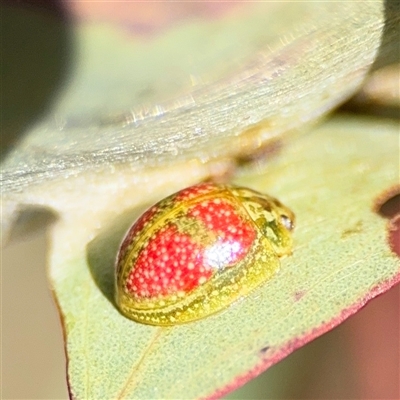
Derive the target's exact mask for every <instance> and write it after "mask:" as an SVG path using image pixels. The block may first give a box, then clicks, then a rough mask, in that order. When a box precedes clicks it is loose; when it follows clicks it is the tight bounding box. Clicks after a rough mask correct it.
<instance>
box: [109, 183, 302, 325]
mask: <svg viewBox="0 0 400 400" xmlns="http://www.w3.org/2000/svg"><path fill="white" fill-rule="evenodd" d="M294 222H295V215H294V213H293V212H292V211H291V210H290V209H289V208H288V207H286V206H284V205H283V204H282V203H281V202H280V201H279V200H277V199H276V198H274V197H272V196H269V195H266V194H262V193H259V192H257V191H254V190H252V189H248V188H244V187H238V186H233V185H222V184H215V183H201V184H197V185H194V186H191V187H188V188H186V189H183V190H181V191H179V192H177V193H175V194H173V195H171V196H169V197H167V198H165V199H163V200H161V201H160V202H158V203H157V204H155V205H154V206H152V207H150V208H149V209H148V210H147V211H146V212H145V213H144V214H143V215H142V216H141V217H140V218H139V219H138V220H137V221H136V222H135V223H134V224H133V225H132V226H131V228H130V229H129V230H128V232H127V234H126V236H125V238H124V240H123V241H122V244H121V246H120V249H119V252H118V256H117V261H116V290H115V292H116V304H117V305H118V307H119V309H120V311H121V312H122V314H124V315H125V316H126V317H128V318H130V319H132V320H134V321H137V322H141V323H145V324H150V325H160V326H170V325H176V324H182V323H186V322H191V321H195V320H198V319H201V318H204V317H207V316H209V315H212V314H214V313H216V312H218V311H221V310H223V309H225V308H227V307H229V306H230V305H231V304H233V303H234V302H235V301H237V300H239V299H240V298H244V297H246V296H247V295H248V294H249V293H250V292H252V291H253V290H254V289H255V288H256V287H258V286H260V285H261V284H262V283H264V282H266V281H268V280H269V279H271V278H272V277H273V275H274V274H275V273H276V271H277V270H278V269H279V265H280V262H279V258H281V257H283V256H286V255H289V254H291V253H292V236H291V231H292V230H293V228H294Z"/></svg>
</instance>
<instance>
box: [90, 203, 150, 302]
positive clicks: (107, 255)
mask: <svg viewBox="0 0 400 400" xmlns="http://www.w3.org/2000/svg"><path fill="white" fill-rule="evenodd" d="M147 208H148V207H143V208H135V209H132V210H128V211H126V212H124V213H123V214H121V215H120V216H118V217H117V218H116V219H115V220H114V221H113V222H112V223H110V224H109V225H107V226H105V227H104V228H103V229H102V230H101V232H100V233H99V234H98V235H97V236H96V237H95V238H94V239H93V240H92V241H91V242H90V243H89V244H88V246H87V251H86V254H87V261H88V265H89V268H90V272H91V274H92V276H93V279H94V281H95V283H96V285H97V286H98V288H99V289H100V290H101V292H102V293H103V294H104V296H105V297H106V298H107V299H108V300H109V301H110V303H112V304H113V305H114V306H116V305H115V300H114V298H115V296H114V293H115V288H114V284H115V260H116V258H117V253H118V249H119V246H120V244H121V242H122V239H123V238H124V236H125V233H126V232H127V231H128V229H129V227H130V226H131V225H132V224H133V223H134V222H135V221H136V220H137V219H138V218H139V216H140V215H141V214H142V213H143V212H144V211H145V210H146V209H147Z"/></svg>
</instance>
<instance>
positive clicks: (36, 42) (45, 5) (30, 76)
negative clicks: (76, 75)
mask: <svg viewBox="0 0 400 400" xmlns="http://www.w3.org/2000/svg"><path fill="white" fill-rule="evenodd" d="M64 4H65V3H63V2H61V1H54V0H53V1H50V0H36V1H34V0H31V1H28V0H20V1H15V0H14V1H3V2H2V3H1V4H0V19H1V24H0V29H1V43H0V44H1V50H0V51H1V54H0V59H1V62H0V74H1V75H0V76H1V82H0V84H1V98H0V104H1V114H0V130H1V153H0V157H1V158H3V157H4V156H5V155H6V154H7V152H8V151H9V150H10V149H11V148H12V147H13V146H14V145H15V144H16V143H17V142H18V139H19V138H20V137H21V135H22V134H24V133H25V131H26V130H27V128H28V127H29V126H30V125H32V124H33V123H35V122H36V121H37V120H38V119H40V118H41V117H42V116H43V115H44V114H45V112H46V111H47V110H48V108H49V107H50V106H51V105H52V102H53V100H54V98H55V96H56V95H57V93H58V92H59V89H60V88H61V87H62V86H63V85H64V83H65V81H66V79H67V76H68V72H69V66H70V65H71V61H72V56H73V48H72V47H73V45H72V32H71V26H70V18H69V17H68V15H67V10H66V8H65V6H64Z"/></svg>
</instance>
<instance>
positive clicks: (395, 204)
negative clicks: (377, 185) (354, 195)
mask: <svg viewBox="0 0 400 400" xmlns="http://www.w3.org/2000/svg"><path fill="white" fill-rule="evenodd" d="M375 211H376V212H377V213H378V214H379V215H380V216H382V217H384V218H388V219H389V223H388V225H387V233H388V236H387V237H388V242H389V247H390V249H391V250H392V251H393V253H395V254H396V255H397V256H399V257H400V186H399V185H396V186H394V187H392V188H390V189H389V190H387V191H386V192H384V193H383V194H382V195H381V196H380V197H378V199H377V200H376V203H375Z"/></svg>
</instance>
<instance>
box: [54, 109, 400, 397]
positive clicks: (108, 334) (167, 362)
mask: <svg viewBox="0 0 400 400" xmlns="http://www.w3.org/2000/svg"><path fill="white" fill-rule="evenodd" d="M397 162H398V136H397V125H396V124H394V123H382V122H378V121H375V120H366V121H364V122H363V121H361V120H355V119H351V118H349V117H346V118H344V117H342V118H336V119H334V120H332V121H329V122H328V123H326V124H325V125H323V126H322V127H320V128H319V129H316V130H315V131H313V132H311V133H309V134H308V135H306V136H302V137H298V138H296V139H295V140H293V141H292V142H291V144H290V145H289V146H288V147H287V148H285V151H284V152H282V154H280V155H278V156H276V157H275V158H274V160H272V161H271V162H270V163H269V164H268V165H267V166H266V168H265V170H263V171H259V172H260V173H259V174H254V175H251V174H249V173H247V175H245V176H242V177H241V178H240V179H238V180H237V183H239V184H244V185H246V186H250V187H253V188H255V189H256V190H260V191H264V192H267V193H270V194H272V195H274V196H277V197H278V198H279V199H281V200H282V201H283V202H284V203H285V204H288V205H289V206H290V207H291V208H292V209H293V210H294V211H295V213H296V216H297V227H296V230H295V233H294V240H295V247H294V254H293V255H292V256H290V257H288V258H286V259H284V260H282V263H281V269H280V271H279V273H278V274H277V275H276V276H275V277H274V278H273V279H272V280H271V281H269V282H268V283H267V284H265V285H264V286H263V287H261V288H259V289H258V290H256V291H254V292H253V293H252V294H251V295H250V296H248V297H247V298H246V299H243V300H242V301H239V302H237V303H236V304H234V305H232V306H231V307H230V308H228V309H227V310H225V311H224V312H221V313H219V314H217V315H214V316H211V317H208V318H205V319H203V320H201V321H198V322H193V323H190V324H187V325H182V326H176V327H172V328H160V327H153V326H146V325H141V324H138V323H135V322H132V321H130V320H128V319H126V318H124V317H123V316H121V315H120V314H119V312H118V311H117V309H116V307H115V305H114V303H113V291H114V289H113V284H114V279H113V262H114V258H115V254H116V251H117V247H118V244H119V242H120V240H121V238H122V236H123V234H124V231H125V229H126V227H127V226H128V225H129V224H130V223H131V222H132V220H133V219H134V218H135V216H137V215H138V210H134V211H132V212H128V213H127V212H125V213H122V214H121V215H119V216H117V217H116V218H115V219H114V221H112V223H111V224H110V225H108V226H103V227H102V229H101V230H99V231H98V233H97V234H96V235H95V237H93V238H92V240H91V242H90V243H89V245H88V246H86V244H85V242H84V241H82V242H81V243H80V244H78V243H79V242H78V239H79V238H80V237H82V233H81V232H84V231H85V229H84V223H82V225H81V224H80V222H79V220H76V219H73V218H72V217H71V218H72V219H71V221H67V220H61V221H59V222H58V224H57V225H55V226H54V230H53V249H52V253H51V257H50V264H51V269H50V274H51V278H52V281H53V285H54V290H55V292H56V295H57V298H58V302H59V304H60V308H61V312H62V314H63V319H64V324H65V332H66V346H67V352H68V359H69V366H68V374H69V381H70V385H71V392H72V394H73V397H74V398H93V399H94V398H96V399H97V398H201V397H219V396H220V395H222V394H223V393H226V392H227V391H229V390H231V389H233V388H235V387H237V386H239V385H241V384H243V383H244V382H245V381H246V380H248V379H250V378H251V377H253V376H255V375H257V374H258V373H260V372H261V371H263V370H264V369H266V368H267V367H269V366H270V365H272V364H274V363H276V362H278V361H279V360H280V359H282V358H283V357H285V356H286V355H288V354H289V353H290V352H292V351H293V350H295V349H296V348H298V347H299V346H301V345H303V344H305V343H307V342H308V341H310V340H312V339H313V338H315V337H317V336H318V335H320V334H322V333H324V332H326V331H328V330H330V329H332V328H333V327H334V326H336V325H337V324H339V323H340V322H342V321H343V320H344V319H345V318H347V317H348V316H350V315H351V314H353V313H354V312H356V311H357V310H358V309H359V308H360V307H362V306H363V305H364V304H365V303H366V301H368V300H369V299H371V298H373V297H374V296H376V295H377V294H379V293H381V292H383V291H385V290H387V289H388V288H389V287H391V286H392V285H393V284H395V283H396V282H397V281H398V280H399V276H400V275H399V273H400V265H399V260H398V258H397V257H396V256H395V255H394V254H393V253H391V251H390V249H389V246H388V243H387V238H386V221H385V220H384V219H383V218H381V217H380V216H379V215H378V214H376V213H375V212H374V211H373V206H374V201H375V199H376V198H377V197H378V196H380V195H381V194H382V192H383V191H385V190H387V189H388V188H390V187H392V186H393V185H396V184H397V183H398V176H399V172H398V168H397ZM80 228H82V230H81V229H80Z"/></svg>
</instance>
